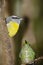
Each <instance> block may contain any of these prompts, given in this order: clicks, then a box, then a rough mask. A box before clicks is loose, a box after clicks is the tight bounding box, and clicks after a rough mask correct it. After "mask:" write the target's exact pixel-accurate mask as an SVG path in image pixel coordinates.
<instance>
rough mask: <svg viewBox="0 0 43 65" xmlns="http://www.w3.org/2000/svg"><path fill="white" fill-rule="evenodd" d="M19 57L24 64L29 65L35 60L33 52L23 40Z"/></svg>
mask: <svg viewBox="0 0 43 65" xmlns="http://www.w3.org/2000/svg"><path fill="white" fill-rule="evenodd" d="M19 57H20V59H21V61H22V63H24V64H31V62H32V61H33V60H34V59H35V52H34V51H33V49H32V48H31V46H30V44H29V43H28V42H27V41H26V40H25V43H24V45H23V46H22V49H21V52H20V54H19Z"/></svg>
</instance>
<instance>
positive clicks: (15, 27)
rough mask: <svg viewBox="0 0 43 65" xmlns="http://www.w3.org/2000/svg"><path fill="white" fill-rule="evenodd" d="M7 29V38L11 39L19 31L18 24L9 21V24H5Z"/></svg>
mask: <svg viewBox="0 0 43 65" xmlns="http://www.w3.org/2000/svg"><path fill="white" fill-rule="evenodd" d="M7 28H8V32H9V36H10V37H13V36H14V35H15V34H16V33H17V31H18V29H19V24H18V23H17V22H12V21H10V22H9V23H7Z"/></svg>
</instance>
